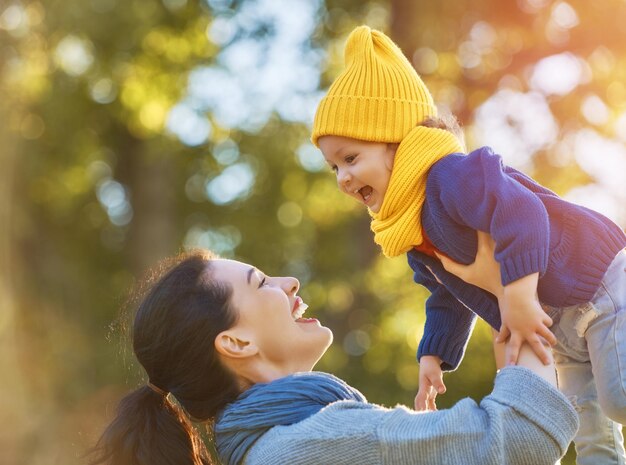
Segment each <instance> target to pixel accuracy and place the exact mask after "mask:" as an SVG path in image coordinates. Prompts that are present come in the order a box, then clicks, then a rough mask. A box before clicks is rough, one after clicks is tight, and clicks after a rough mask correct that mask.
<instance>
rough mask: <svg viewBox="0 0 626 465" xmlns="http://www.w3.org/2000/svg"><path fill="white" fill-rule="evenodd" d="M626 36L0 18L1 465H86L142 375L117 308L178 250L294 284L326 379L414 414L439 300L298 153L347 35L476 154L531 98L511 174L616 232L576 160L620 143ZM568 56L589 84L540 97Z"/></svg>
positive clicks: (31, 5) (576, 29)
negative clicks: (595, 204) (496, 110)
mask: <svg viewBox="0 0 626 465" xmlns="http://www.w3.org/2000/svg"><path fill="white" fill-rule="evenodd" d="M296 19H297V20H298V21H300V22H297V21H296ZM625 19H626V3H624V2H623V1H621V0H607V1H605V2H601V3H599V2H583V1H580V0H578V1H572V2H569V3H566V2H564V1H560V0H519V1H518V2H510V3H508V4H507V6H506V7H504V5H502V3H501V2H496V1H495V0H479V1H471V2H470V1H469V0H444V1H439V2H427V1H411V0H402V1H400V0H391V1H353V0H328V1H327V2H325V3H322V2H319V3H318V2H316V1H311V2H304V1H301V2H287V1H284V2H283V1H278V0H274V1H271V0H266V1H263V0H207V1H202V0H162V1H158V0H128V1H124V2H122V1H120V0H85V1H77V0H44V1H41V0H8V2H4V3H2V4H0V121H1V122H2V124H0V144H1V147H2V150H1V152H0V161H1V165H0V166H1V168H0V228H1V232H2V234H1V237H0V305H1V308H0V370H1V372H2V379H3V381H2V387H1V392H2V396H0V420H1V421H0V424H1V425H2V426H0V450H2V457H3V458H2V463H5V464H17V463H29V464H34V465H35V464H42V465H43V464H52V463H63V464H68V465H71V464H73V463H79V462H80V461H81V459H80V456H81V454H82V453H83V452H84V450H85V448H86V447H88V446H90V445H92V444H93V442H94V441H95V439H96V438H97V436H98V435H99V433H100V432H101V430H102V427H103V426H104V424H105V423H106V421H107V420H108V419H110V418H111V416H112V414H113V409H114V406H115V404H116V401H117V400H118V399H119V397H120V396H121V395H122V394H123V393H124V392H125V391H127V390H128V389H129V388H131V387H133V386H135V385H136V384H137V383H138V382H141V379H142V374H141V372H140V371H139V370H138V369H137V368H136V367H135V366H134V365H133V364H132V357H129V356H128V349H127V347H126V346H125V344H124V339H123V338H120V337H119V336H120V334H119V333H118V331H117V329H116V328H117V326H115V325H113V327H112V326H111V324H112V322H114V321H115V320H116V319H117V318H118V312H119V309H120V308H122V307H123V303H124V301H125V298H126V297H125V296H126V293H127V291H128V289H129V288H131V287H132V285H133V284H134V282H135V281H136V279H137V278H138V277H140V276H141V275H142V274H143V273H144V271H145V270H146V269H147V268H148V267H149V266H151V265H153V264H155V263H156V262H157V261H158V260H159V259H160V258H162V257H165V256H168V255H171V254H174V253H176V252H177V251H179V250H181V249H184V248H186V247H194V246H206V247H210V248H213V249H214V250H217V251H218V252H220V253H221V254H222V255H224V256H226V257H234V258H237V259H240V260H243V261H247V262H250V263H254V264H255V265H257V266H259V267H260V268H261V269H262V270H263V271H265V272H266V273H268V274H274V275H286V274H289V275H295V276H297V277H298V278H300V280H301V282H302V290H301V295H302V296H303V298H304V299H305V301H307V302H308V303H309V304H310V307H311V310H310V311H311V312H312V314H314V315H315V316H318V317H320V319H322V320H323V321H324V322H325V324H327V325H328V326H330V327H331V328H332V329H333V330H334V334H335V343H334V345H333V347H332V348H331V349H330V351H329V353H328V354H327V356H326V357H325V358H324V359H323V361H322V362H321V363H320V365H319V367H318V368H319V369H321V370H327V371H331V372H333V373H335V374H337V375H338V376H341V377H343V378H344V379H346V380H347V381H348V382H350V383H351V384H353V385H355V386H356V387H358V388H359V389H361V390H362V391H363V392H364V393H365V394H366V395H367V396H368V398H369V399H370V400H371V401H374V402H379V403H383V404H387V405H394V404H396V403H404V404H409V405H411V403H412V400H413V396H414V395H415V392H416V388H417V379H418V365H417V363H416V362H415V355H414V354H415V350H416V348H417V342H418V340H419V337H420V335H421V331H422V325H423V322H424V313H423V305H424V301H425V298H426V297H427V292H426V291H425V290H424V289H422V288H420V287H418V286H416V285H414V284H412V279H411V273H410V269H409V268H408V266H407V264H406V260H405V258H403V257H400V258H397V259H392V260H388V259H383V258H382V256H381V254H380V253H379V251H378V250H377V248H376V247H375V245H374V244H373V241H372V235H371V233H370V231H369V221H368V217H367V214H366V212H365V211H363V210H362V209H361V208H360V207H359V205H357V204H355V203H353V202H352V201H351V200H350V199H348V198H344V197H345V196H342V195H341V194H340V193H339V191H338V190H337V189H336V187H335V185H334V180H333V177H332V175H331V174H330V171H328V170H326V169H325V168H324V167H323V166H322V165H321V164H320V160H319V157H320V155H319V153H317V152H316V151H315V150H314V149H313V147H312V146H311V145H310V144H309V143H308V135H309V127H308V124H310V123H311V120H312V113H311V112H312V109H313V108H314V104H315V101H316V98H319V90H320V89H321V90H323V89H324V88H325V87H326V86H327V85H328V84H329V82H330V81H331V80H332V78H333V77H334V76H335V75H336V74H337V71H338V70H339V69H340V68H341V66H342V52H343V43H344V40H345V37H346V35H347V34H348V33H349V31H350V30H351V29H352V28H353V27H354V26H355V25H358V24H361V23H366V24H369V25H371V26H373V27H376V28H380V29H383V30H385V31H387V32H389V33H390V34H391V36H392V37H394V39H395V40H396V41H397V42H398V43H399V44H400V45H401V47H402V48H403V50H404V51H405V53H406V54H407V56H408V57H410V58H411V59H412V60H413V63H414V64H415V66H416V68H417V69H418V71H419V72H420V73H421V74H422V76H423V77H424V79H425V81H426V83H427V85H428V86H429V87H430V88H431V90H432V92H433V94H434V96H435V99H436V100H437V101H438V102H439V104H440V105H441V106H442V107H443V108H447V109H449V110H450V111H452V112H454V113H455V114H457V115H458V116H459V118H460V120H461V122H462V123H463V124H464V125H465V126H466V129H467V138H468V144H469V145H470V147H472V146H474V145H475V144H476V143H481V142H483V141H484V140H485V136H484V135H483V136H481V131H480V127H481V124H479V123H480V121H479V118H478V117H476V115H477V111H478V109H479V108H480V107H481V105H483V104H485V103H486V102H488V101H489V99H490V98H491V97H492V96H494V95H498V92H502V91H503V90H506V91H509V92H516V93H517V94H519V95H526V93H528V92H529V91H531V90H532V91H533V92H534V94H533V95H535V97H533V98H536V99H539V100H540V101H541V103H542V104H543V105H545V108H547V109H549V113H550V115H551V117H552V120H553V121H554V122H555V124H556V126H555V127H556V133H555V135H553V136H552V137H551V138H548V139H547V140H546V141H545V143H543V144H539V145H532V142H533V136H532V133H530V136H529V133H528V132H525V126H524V125H525V124H527V121H525V120H523V119H518V118H517V117H518V113H519V114H521V113H522V112H521V111H520V110H519V108H516V109H514V111H513V114H507V113H506V112H505V113H504V114H503V116H502V118H503V120H504V122H503V123H502V124H504V126H502V128H503V131H504V130H505V129H506V131H508V132H506V134H509V133H511V131H512V134H516V135H517V136H519V138H520V139H521V140H524V141H526V142H527V143H529V144H530V146H529V147H530V148H528V149H527V150H526V152H527V155H528V157H529V160H530V161H528V162H525V163H522V164H521V165H522V167H523V168H524V169H525V171H527V172H528V173H529V174H531V175H532V176H534V177H536V178H537V179H538V180H539V181H540V182H543V183H544V184H545V185H547V186H548V187H550V188H552V189H554V190H556V191H557V192H558V193H560V194H566V193H568V192H570V191H572V189H574V188H576V187H579V186H582V185H596V186H600V188H602V189H604V190H603V191H602V192H604V194H603V195H604V197H601V199H617V200H616V202H617V203H616V204H615V205H617V207H614V208H613V210H611V209H610V208H609V209H608V211H609V212H613V213H614V217H615V218H616V219H617V220H618V221H620V222H622V224H623V222H624V221H626V213H625V212H624V211H623V205H624V204H623V203H620V202H621V201H622V200H623V197H620V196H622V195H623V194H624V192H623V190H621V191H619V192H615V191H611V189H612V186H613V185H614V183H613V184H612V183H611V182H610V180H609V181H607V180H605V179H604V178H602V176H603V175H602V173H601V172H597V171H594V169H590V168H589V167H587V166H583V165H584V163H583V162H581V160H580V159H579V158H576V157H574V156H572V155H571V153H570V152H572V151H573V149H574V148H575V147H576V145H577V144H578V143H579V142H580V140H581V139H577V137H579V136H580V134H583V135H584V134H589V131H593V134H594V135H595V136H597V137H598V138H604V139H602V140H604V141H610V142H612V143H615V144H618V145H619V144H621V145H623V140H624V138H625V135H624V133H625V132H626V127H625V125H626V119H624V110H625V108H626V85H625V84H624V82H626V80H625V79H624V76H625V75H626V54H625V53H624V48H625V47H626V37H625V36H626V30H625V29H624V28H623V23H624V20H625ZM307 21H308V22H307ZM290 24H297V25H299V26H298V28H296V29H298V30H299V31H300V32H302V30H305V31H308V32H307V35H306V37H304V38H302V37H301V36H298V35H297V32H298V30H295V32H294V30H291V29H290V28H289V25H290ZM278 25H281V26H280V27H278ZM281 28H282V29H281ZM307 28H308V29H307ZM292 29H293V28H292ZM280 31H287V32H290V33H292V34H296V35H295V36H289V35H288V34H287V32H285V34H287V35H280V34H279V32H280ZM281 34H282V33H281ZM290 37H295V38H294V39H293V40H294V41H296V40H297V41H299V42H297V44H296V46H295V47H294V46H293V45H294V44H290V42H289V39H290ZM279 38H281V40H286V42H285V43H279V45H278V46H276V45H275V43H276V41H278V40H279ZM272 44H274V45H272ZM281 44H282V45H281ZM288 45H289V46H290V47H292V48H293V49H294V50H296V51H295V52H293V53H294V54H295V55H294V56H295V58H294V56H291V55H289V57H287V55H288V54H287V53H286V52H285V50H286V49H285V48H281V47H287V46H288ZM271 47H274V48H273V49H272V48H271ZM292 48H290V49H289V50H290V53H291V50H292ZM246 50H247V51H248V55H246V54H245V53H244V52H245V51H246ZM251 50H252V51H251ZM272 50H278V54H277V55H276V54H273V52H271V51H272ZM228 52H230V55H228V54H227V53H228ZM283 52H285V53H283ZM237 53H239V55H238V54H237ZM242 53H243V55H242ZM559 54H566V55H564V56H565V58H567V57H570V58H567V59H569V63H570V64H571V63H574V64H576V63H577V64H578V65H574V66H573V68H572V67H570V68H566V69H565V71H563V72H564V73H566V72H573V71H576V70H578V75H577V76H578V77H577V78H576V76H574V77H575V78H576V79H577V80H576V81H575V83H574V85H573V87H572V88H570V89H569V90H566V91H552V92H549V91H543V93H542V91H541V82H540V83H539V84H537V81H536V80H533V79H534V77H536V76H537V73H536V71H537V69H538V64H539V63H540V62H541V60H542V59H544V58H546V57H550V56H555V55H559ZM285 57H287V58H290V59H291V60H292V61H289V62H288V65H287V67H286V68H285V67H283V68H279V66H281V65H284V62H283V61H281V60H283V59H286V58H285ZM571 57H575V58H574V59H571ZM238 59H239V61H237V60H238ZM246 60H247V61H248V62H250V63H252V65H251V67H250V68H249V69H247V70H246V69H244V68H241V67H240V68H238V66H239V65H238V63H240V62H246ZM272 60H276V61H272ZM298 60H300V62H299V61H298ZM274 63H276V64H275V65H274ZM265 65H267V66H265ZM255 66H256V67H255ZM263 66H265V67H263ZM273 66H274V67H275V68H273ZM577 66H578V67H577ZM571 70H573V71H571ZM272 72H274V73H275V74H272ZM555 72H556V74H557V75H558V74H559V72H560V71H559V69H557V70H556V71H555ZM203 73H205V74H203ZM207 73H208V74H207ZM211 73H213V74H211ZM276 73H277V74H276ZM548 74H549V73H548ZM553 74H554V73H553ZM290 75H293V76H295V78H294V79H292V80H291V81H290V80H282V81H281V79H284V78H285V77H289V76H290ZM202 76H205V78H204V79H201V77H202ZM207 76H208V78H207ZM211 76H213V77H214V80H212V79H211ZM220 76H221V78H220V79H221V80H217V77H220ZM533 76H534V77H533ZM240 78H241V79H243V78H247V80H238V79H240ZM537 79H539V78H537ZM194 82H195V84H194ZM242 82H243V83H245V84H246V85H238V84H240V83H242ZM273 82H274V83H278V84H276V85H275V86H272V85H271V84H272V83H273ZM281 82H285V83H286V84H284V85H282V84H280V83H281ZM533 82H534V84H533ZM287 84H288V85H287ZM216 86H217V87H216ZM289 86H293V88H292V87H289ZM538 89H539V90H538ZM235 91H236V92H239V93H240V94H239V93H236V92H235ZM279 91H280V92H282V93H280V92H279ZM276 95H277V96H278V97H276ZM174 109H176V111H174ZM520 118H521V116H520ZM531 119H532V115H531ZM552 120H551V121H552ZM482 127H488V128H489V127H491V126H485V125H484V124H483V125H482ZM585 131H587V132H585ZM483 132H484V131H483ZM557 135H558V137H557ZM524 147H526V146H524ZM524 147H523V148H524ZM620 153H621V154H623V152H620ZM594 156H595V157H596V163H597V164H599V165H602V164H604V163H619V160H618V161H617V162H615V161H611V160H609V159H608V158H602V155H601V154H600V153H598V154H595V155H594ZM614 156H615V157H619V156H621V155H620V154H618V155H614ZM316 157H317V158H316ZM607 157H608V155H607ZM591 166H592V167H593V166H595V165H593V164H592V165H591ZM617 166H621V165H619V164H618V165H617ZM621 176H622V181H623V172H622V174H621ZM622 184H623V182H621V183H620V186H621V185H622ZM622 189H623V187H622ZM607 192H608V193H607ZM620 199H622V200H620ZM490 341H491V336H490V330H489V329H488V328H487V326H486V325H485V324H484V323H482V322H479V323H478V325H477V327H476V329H475V331H474V336H473V338H472V341H471V343H470V346H469V349H468V353H467V355H466V358H465V361H464V363H463V365H462V366H461V368H460V369H459V370H458V371H457V372H455V373H452V374H449V375H447V378H446V382H447V386H448V393H447V394H446V395H445V396H443V397H440V401H439V405H440V407H446V406H449V405H451V404H453V403H454V402H456V401H457V400H458V399H459V398H461V397H464V396H468V395H469V396H472V397H474V398H475V399H480V398H481V397H483V396H484V395H485V394H487V393H488V392H489V391H490V388H491V385H492V381H493V376H494V371H495V367H494V362H493V355H492V351H491V342H490ZM572 457H573V454H572V452H570V454H569V455H568V457H567V459H566V460H564V462H563V463H564V464H567V463H573V458H572Z"/></svg>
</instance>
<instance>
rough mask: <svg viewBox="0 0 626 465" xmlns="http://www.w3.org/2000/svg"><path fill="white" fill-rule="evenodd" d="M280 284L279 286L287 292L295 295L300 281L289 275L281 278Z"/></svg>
mask: <svg viewBox="0 0 626 465" xmlns="http://www.w3.org/2000/svg"><path fill="white" fill-rule="evenodd" d="M280 284H281V286H280V287H281V288H282V289H283V291H285V292H286V293H287V294H293V295H296V293H297V292H298V289H300V281H298V280H297V279H296V278H293V277H291V276H290V277H286V278H281V283H280Z"/></svg>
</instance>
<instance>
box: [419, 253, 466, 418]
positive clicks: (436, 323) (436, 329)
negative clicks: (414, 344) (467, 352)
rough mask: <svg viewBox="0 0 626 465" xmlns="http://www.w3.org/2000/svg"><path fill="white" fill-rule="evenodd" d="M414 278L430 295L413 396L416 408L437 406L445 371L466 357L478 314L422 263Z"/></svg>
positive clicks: (442, 388)
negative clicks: (449, 290)
mask: <svg viewBox="0 0 626 465" xmlns="http://www.w3.org/2000/svg"><path fill="white" fill-rule="evenodd" d="M412 266H414V269H415V270H416V271H415V276H414V279H415V281H416V282H417V283H419V284H422V285H423V286H425V287H426V288H427V289H428V290H430V292H431V295H430V297H429V298H428V300H427V301H426V323H425V324H424V335H423V336H422V339H421V341H420V344H419V348H418V353H417V356H418V360H419V363H420V371H419V391H418V393H417V395H416V397H415V399H414V406H415V409H416V410H435V409H436V406H435V399H436V397H437V394H443V393H444V392H445V390H446V387H445V384H444V382H443V376H442V375H443V371H444V370H454V369H455V368H456V367H457V366H458V365H459V363H460V362H461V358H462V357H463V352H464V348H465V346H466V344H467V340H468V339H469V337H470V334H471V330H472V327H473V322H474V319H475V318H476V315H475V314H474V313H473V312H471V311H470V310H469V309H468V308H467V307H465V306H464V305H463V304H462V303H461V302H459V301H458V300H457V299H456V298H454V297H453V296H452V295H451V294H450V293H449V292H448V290H447V289H446V288H445V287H444V286H443V285H441V284H440V283H438V282H437V281H436V278H435V277H434V275H433V274H432V272H431V271H429V270H428V268H427V267H426V266H425V265H424V264H423V263H420V264H419V265H417V266H415V264H413V265H412Z"/></svg>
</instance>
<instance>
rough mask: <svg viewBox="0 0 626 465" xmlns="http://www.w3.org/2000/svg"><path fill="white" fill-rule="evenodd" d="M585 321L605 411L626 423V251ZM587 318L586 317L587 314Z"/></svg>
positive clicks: (621, 254)
mask: <svg viewBox="0 0 626 465" xmlns="http://www.w3.org/2000/svg"><path fill="white" fill-rule="evenodd" d="M587 310H588V311H587V314H586V315H588V318H586V320H588V323H587V322H586V321H583V319H582V318H581V324H582V323H585V324H586V326H587V327H586V328H583V327H580V328H578V329H579V331H580V332H583V331H584V335H585V339H586V340H587V345H588V348H589V356H590V358H591V365H592V367H593V375H594V378H595V380H596V386H597V389H598V399H599V401H600V406H601V407H602V410H604V413H606V414H607V416H608V417H610V418H612V419H613V420H615V421H617V422H619V423H622V424H626V252H624V251H622V252H621V253H620V254H619V255H618V256H617V257H616V259H615V260H614V261H613V263H612V264H611V267H610V268H609V270H608V271H607V274H606V275H605V277H604V279H603V281H602V285H601V287H600V290H598V292H597V293H596V295H595V296H594V298H593V300H592V302H591V303H590V304H589V305H588V309H587ZM583 318H584V317H583Z"/></svg>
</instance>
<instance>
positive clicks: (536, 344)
mask: <svg viewBox="0 0 626 465" xmlns="http://www.w3.org/2000/svg"><path fill="white" fill-rule="evenodd" d="M477 236H478V237H477V238H478V249H477V251H476V259H475V260H474V263H471V264H470V265H461V264H460V263H457V262H455V261H453V260H451V259H449V258H448V257H445V256H443V255H437V257H439V259H440V260H441V263H442V265H443V267H444V268H445V269H446V271H448V272H449V273H452V274H453V275H455V276H457V277H459V278H460V279H462V280H463V281H465V282H466V283H469V284H473V285H474V286H477V287H480V288H481V289H484V290H486V291H487V292H491V293H492V294H493V295H495V296H496V297H497V299H498V304H499V307H500V314H501V316H502V327H501V328H500V335H499V336H498V339H497V341H496V342H504V341H507V345H506V363H507V364H515V363H516V362H517V360H518V356H519V351H520V347H521V346H522V344H523V343H524V342H526V343H528V344H529V345H530V347H532V349H533V350H534V352H535V353H536V354H537V356H538V357H539V358H540V359H541V360H542V361H543V362H544V363H545V364H546V365H547V364H549V363H550V354H549V351H548V350H547V349H546V347H545V342H546V341H547V342H548V343H549V344H551V345H554V344H556V338H555V337H554V335H553V334H552V332H550V330H549V329H548V328H549V326H551V325H552V320H551V319H550V317H549V316H548V315H547V314H546V313H545V312H544V311H543V309H542V308H541V306H540V305H539V301H538V300H537V298H536V294H537V279H538V274H537V273H535V274H533V275H528V276H525V277H524V278H521V279H519V280H517V281H515V282H513V283H511V284H509V285H508V286H506V287H504V286H502V281H501V277H500V264H499V263H498V262H497V261H496V259H495V256H494V254H495V250H496V243H495V241H494V240H493V239H492V237H491V236H490V235H489V234H488V233H486V232H483V231H477Z"/></svg>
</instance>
